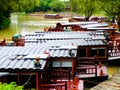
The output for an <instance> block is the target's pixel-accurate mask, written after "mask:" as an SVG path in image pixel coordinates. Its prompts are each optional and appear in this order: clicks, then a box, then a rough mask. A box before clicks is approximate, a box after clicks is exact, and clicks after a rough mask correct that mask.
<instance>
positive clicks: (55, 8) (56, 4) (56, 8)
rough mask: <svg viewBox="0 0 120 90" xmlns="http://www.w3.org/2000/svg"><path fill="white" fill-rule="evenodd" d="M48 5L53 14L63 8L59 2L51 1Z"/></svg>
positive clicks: (62, 3)
mask: <svg viewBox="0 0 120 90" xmlns="http://www.w3.org/2000/svg"><path fill="white" fill-rule="evenodd" d="M48 5H49V7H50V8H51V10H52V11H55V12H60V11H62V10H63V9H64V8H65V3H64V2H62V1H59V0H53V1H51V2H50V3H49V4H48Z"/></svg>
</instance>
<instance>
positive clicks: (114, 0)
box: [99, 0, 120, 31]
mask: <svg viewBox="0 0 120 90" xmlns="http://www.w3.org/2000/svg"><path fill="white" fill-rule="evenodd" d="M103 2H104V3H103ZM99 4H100V6H101V9H103V10H104V11H105V12H106V15H108V16H109V17H111V16H112V17H116V20H117V23H118V26H119V31H120V1H119V0H104V1H103V0H100V3H99Z"/></svg>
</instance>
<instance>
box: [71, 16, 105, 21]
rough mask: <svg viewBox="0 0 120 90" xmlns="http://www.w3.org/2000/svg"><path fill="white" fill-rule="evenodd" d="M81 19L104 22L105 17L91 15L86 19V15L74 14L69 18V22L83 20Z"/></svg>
mask: <svg viewBox="0 0 120 90" xmlns="http://www.w3.org/2000/svg"><path fill="white" fill-rule="evenodd" d="M83 21H98V22H105V21H106V17H105V16H101V17H98V16H92V17H90V18H89V20H87V18H86V17H84V16H81V17H80V16H74V17H72V18H70V19H69V22H83Z"/></svg>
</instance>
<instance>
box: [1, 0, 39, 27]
mask: <svg viewBox="0 0 120 90" xmlns="http://www.w3.org/2000/svg"><path fill="white" fill-rule="evenodd" d="M37 5H39V0H0V29H3V28H5V27H8V26H9V24H10V13H12V12H28V11H30V10H33V8H34V7H35V6H37Z"/></svg>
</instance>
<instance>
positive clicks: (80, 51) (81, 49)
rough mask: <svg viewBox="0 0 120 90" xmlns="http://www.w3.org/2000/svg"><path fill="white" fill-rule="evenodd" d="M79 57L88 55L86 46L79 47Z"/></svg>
mask: <svg viewBox="0 0 120 90" xmlns="http://www.w3.org/2000/svg"><path fill="white" fill-rule="evenodd" d="M77 53H78V57H86V49H85V48H80V49H78V52H77Z"/></svg>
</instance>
